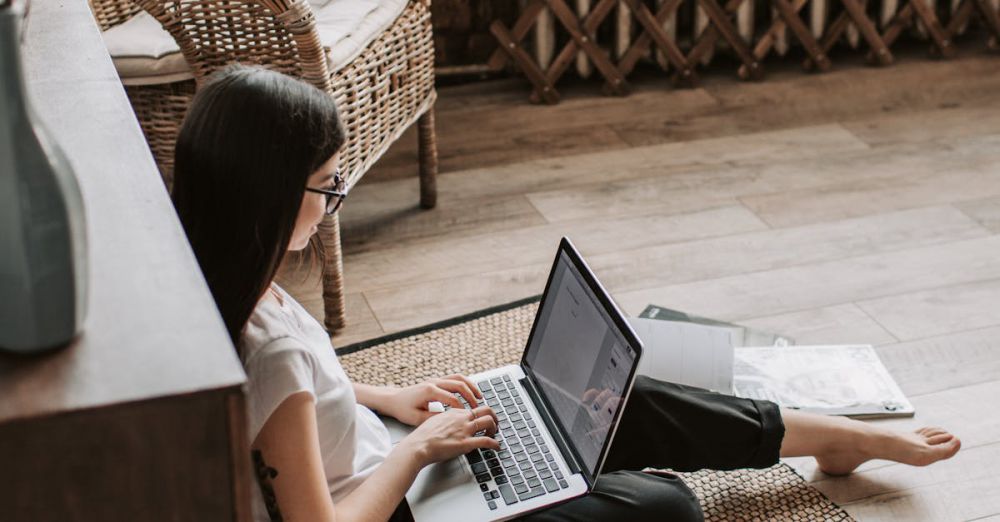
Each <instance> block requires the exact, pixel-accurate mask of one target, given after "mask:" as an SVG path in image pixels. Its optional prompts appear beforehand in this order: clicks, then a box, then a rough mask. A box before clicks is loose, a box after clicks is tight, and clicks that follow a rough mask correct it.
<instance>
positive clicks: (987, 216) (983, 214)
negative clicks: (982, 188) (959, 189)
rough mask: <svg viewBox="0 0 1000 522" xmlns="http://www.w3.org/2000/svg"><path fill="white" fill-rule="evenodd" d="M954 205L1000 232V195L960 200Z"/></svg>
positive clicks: (987, 226)
mask: <svg viewBox="0 0 1000 522" xmlns="http://www.w3.org/2000/svg"><path fill="white" fill-rule="evenodd" d="M954 205H955V207H956V208H958V209H959V210H961V211H962V212H965V214H966V215H968V216H969V217H971V218H972V219H975V220H976V221H978V222H979V223H981V224H982V225H983V226H984V227H986V228H988V229H990V230H992V231H993V232H997V233H1000V197H995V198H985V199H976V200H972V201H960V202H958V203H955V204H954Z"/></svg>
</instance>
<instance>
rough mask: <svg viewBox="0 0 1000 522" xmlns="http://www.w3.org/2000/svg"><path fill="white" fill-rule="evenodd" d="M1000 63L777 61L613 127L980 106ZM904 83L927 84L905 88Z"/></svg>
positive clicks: (722, 130)
mask: <svg viewBox="0 0 1000 522" xmlns="http://www.w3.org/2000/svg"><path fill="white" fill-rule="evenodd" d="M841 61H843V60H841ZM998 68H1000V65H998V64H997V62H996V61H995V60H991V59H989V58H987V57H984V56H979V57H967V58H966V57H963V58H961V59H957V60H953V61H947V62H944V61H940V62H927V61H924V60H919V61H913V62H909V63H898V64H896V65H895V66H893V67H891V68H869V67H850V66H845V67H843V68H837V69H836V70H834V71H831V72H829V73H827V74H822V75H804V74H802V73H801V71H800V70H797V68H796V67H794V66H791V67H786V68H784V69H782V68H780V67H772V66H770V64H769V68H768V79H767V82H763V83H757V84H754V83H746V82H731V81H730V82H724V81H718V82H713V83H708V82H707V81H706V83H705V86H704V89H705V90H706V91H707V92H708V93H709V94H710V95H712V96H714V97H715V98H716V99H717V100H718V101H719V105H718V106H717V107H716V108H714V109H707V110H705V111H702V112H701V113H699V114H697V115H695V116H693V117H678V116H661V115H659V114H657V113H655V112H650V113H648V114H646V115H645V117H643V118H637V119H635V120H632V121H628V122H623V123H615V124H611V126H612V128H613V129H615V130H616V131H617V132H618V134H619V135H620V136H621V138H622V139H623V140H625V141H626V142H628V143H629V144H631V145H636V146H639V145H650V144H654V143H663V142H668V141H683V140H692V139H699V138H704V137H709V136H722V135H729V134H741V133H747V132H758V131H761V130H764V129H768V130H773V129H781V128H788V127H796V126H802V125H812V124H816V123H819V122H831V121H851V120H854V119H866V118H871V117H872V115H874V114H886V115H891V114H905V113H909V112H912V111H919V110H932V109H938V108H940V107H941V106H955V105H962V106H968V107H977V106H978V105H979V104H980V103H982V102H985V103H990V102H992V101H995V100H996V94H995V93H996V92H997V89H998V88H1000V75H998V74H997V71H998ZM634 83H635V82H634ZM902 85H921V86H923V87H922V88H921V89H919V90H913V89H900V87H899V86H902ZM847 100H850V101H849V102H847ZM470 161H472V160H471V159H470Z"/></svg>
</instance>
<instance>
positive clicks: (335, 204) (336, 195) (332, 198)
mask: <svg viewBox="0 0 1000 522" xmlns="http://www.w3.org/2000/svg"><path fill="white" fill-rule="evenodd" d="M346 187H347V183H346V182H345V181H344V178H342V177H340V169H337V172H336V173H334V175H333V190H326V189H318V188H312V187H306V190H307V191H309V192H315V193H317V194H323V195H324V196H326V215H328V216H332V215H333V214H334V213H336V212H337V211H338V210H340V207H341V205H343V204H344V200H345V199H347V192H345V191H344V189H345V188H346Z"/></svg>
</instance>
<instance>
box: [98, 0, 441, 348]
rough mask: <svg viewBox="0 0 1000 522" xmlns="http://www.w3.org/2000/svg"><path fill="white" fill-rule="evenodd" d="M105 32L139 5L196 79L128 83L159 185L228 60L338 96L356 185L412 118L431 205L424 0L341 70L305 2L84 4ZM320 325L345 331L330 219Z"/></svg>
mask: <svg viewBox="0 0 1000 522" xmlns="http://www.w3.org/2000/svg"><path fill="white" fill-rule="evenodd" d="M91 6H92V10H93V12H94V15H95V17H96V18H97V20H98V23H99V25H100V26H101V28H102V30H104V29H107V28H109V27H112V26H115V25H117V24H120V23H122V22H124V21H126V20H128V19H130V18H131V17H132V16H133V15H135V14H136V13H137V12H138V11H139V10H140V9H143V10H145V11H147V12H148V13H149V14H150V15H152V16H153V17H154V18H156V20H158V21H159V22H160V24H161V25H162V26H163V28H164V29H166V30H167V31H168V32H169V33H170V35H171V36H172V37H173V38H174V40H175V41H176V42H177V44H178V46H179V47H180V50H181V52H182V53H183V56H184V59H185V61H186V62H187V64H188V66H190V69H191V73H192V76H193V80H189V81H182V82H174V83H169V84H162V85H126V91H127V92H128V95H129V98H130V99H131V101H132V105H133V107H134V109H135V112H136V115H137V117H138V119H139V122H140V124H141V126H142V128H143V131H144V133H145V135H146V137H147V140H148V142H149V145H150V149H151V150H152V151H153V154H154V157H155V158H156V160H157V162H158V164H159V166H160V169H161V172H162V173H163V174H164V178H165V181H166V182H167V183H168V185H169V183H170V178H171V172H172V162H173V148H174V142H175V141H176V137H177V132H178V130H179V128H180V123H181V121H182V119H183V117H184V113H185V111H186V110H187V107H188V105H189V103H190V100H191V97H192V96H193V94H194V92H195V90H196V88H197V85H198V84H199V83H200V82H202V81H203V80H204V79H205V77H206V76H208V75H209V74H211V73H212V72H213V71H215V70H217V69H219V68H221V67H223V66H225V65H226V64H229V63H233V62H241V63H255V64H261V65H263V66H266V67H268V68H271V69H274V70H278V71H281V72H283V73H286V74H289V75H292V76H295V77H298V78H301V79H303V80H305V81H308V82H310V83H311V84H313V85H315V86H317V87H318V88H320V89H322V90H324V91H326V92H329V93H330V94H331V95H332V96H333V97H334V98H336V101H337V104H338V106H339V108H340V112H341V117H342V119H343V121H344V124H345V126H346V129H347V135H348V142H347V145H346V146H345V148H344V150H343V152H342V154H341V171H342V172H344V173H345V175H346V179H347V184H348V187H351V186H353V185H354V184H355V183H357V182H358V180H359V179H360V178H361V176H362V175H363V174H364V173H365V172H366V171H367V170H368V169H369V168H370V167H371V166H372V165H373V164H374V163H375V161H376V160H378V159H379V157H381V156H382V154H383V153H384V152H385V151H386V150H387V149H388V148H389V146H390V145H391V144H392V143H393V142H394V141H395V140H396V139H397V138H399V136H400V135H401V134H402V133H403V132H404V131H405V130H406V129H407V128H408V127H409V126H410V125H411V124H413V123H414V122H418V125H419V127H418V131H419V132H418V134H419V173H420V205H421V206H422V207H423V208H432V207H434V205H435V204H436V192H437V191H436V184H435V179H436V174H437V147H436V140H435V132H434V109H433V108H434V101H435V99H436V96H437V95H436V92H435V90H434V48H433V40H432V29H431V17H430V0H409V2H408V4H407V5H406V7H405V8H404V10H403V11H402V13H401V14H400V15H399V16H398V17H397V18H396V20H395V21H394V22H393V23H391V25H389V27H388V28H387V29H386V30H384V31H383V32H382V33H380V34H379V35H378V36H377V37H376V38H375V39H374V40H373V41H371V42H370V43H369V44H368V45H367V46H366V47H365V48H364V49H363V50H362V51H361V52H360V54H359V55H357V57H356V58H354V59H353V60H352V61H351V62H350V63H348V64H347V65H346V66H343V67H341V68H340V69H339V70H336V71H329V70H328V62H327V57H326V50H325V49H324V48H323V46H322V45H321V43H320V37H319V34H318V32H317V28H316V17H315V16H314V14H313V12H312V10H311V8H310V6H309V4H308V3H306V1H305V0H91ZM320 237H321V239H322V240H323V243H324V245H325V249H326V262H325V265H324V267H323V302H324V307H325V316H326V317H325V323H326V327H327V329H328V330H329V331H331V332H334V331H336V330H339V329H341V328H342V327H343V326H344V292H343V264H342V257H341V246H340V230H339V225H338V222H337V218H336V216H333V217H328V218H327V219H326V220H325V221H324V223H323V225H322V226H321V227H320Z"/></svg>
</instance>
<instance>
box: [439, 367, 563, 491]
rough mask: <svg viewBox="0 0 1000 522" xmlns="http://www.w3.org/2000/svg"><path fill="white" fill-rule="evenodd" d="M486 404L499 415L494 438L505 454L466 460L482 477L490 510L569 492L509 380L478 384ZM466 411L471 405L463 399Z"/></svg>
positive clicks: (481, 453)
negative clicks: (566, 490) (499, 504)
mask: <svg viewBox="0 0 1000 522" xmlns="http://www.w3.org/2000/svg"><path fill="white" fill-rule="evenodd" d="M478 385H479V391H481V392H482V393H483V399H485V402H486V404H488V405H489V406H490V407H491V408H493V411H494V412H495V413H496V415H497V419H498V420H499V421H500V422H499V424H498V428H499V430H498V431H497V433H496V435H494V436H493V438H494V439H496V441H497V442H499V443H500V451H493V450H491V449H483V450H479V449H476V450H472V451H471V452H469V453H467V454H466V455H465V458H466V459H467V460H468V461H469V464H470V465H471V466H472V471H473V473H475V474H476V481H477V482H478V483H479V489H480V490H481V491H482V492H483V499H484V500H485V501H486V503H487V505H488V506H489V508H490V509H491V510H492V509H496V508H497V502H499V501H501V500H502V501H503V502H504V504H506V505H508V506H509V505H511V504H516V503H517V502H519V501H522V502H523V501H525V500H528V499H531V498H535V497H540V496H542V495H545V494H547V493H554V492H556V491H559V490H560V489H563V488H568V487H569V483H568V482H566V479H565V477H564V476H563V473H562V471H560V469H559V466H558V464H556V461H555V456H554V455H553V454H552V450H551V448H549V446H548V444H546V443H545V440H544V439H543V438H542V433H541V431H540V430H539V429H538V425H537V424H536V423H535V419H534V418H533V417H532V415H531V413H530V412H529V411H528V407H527V406H526V405H525V404H524V398H523V397H521V394H520V392H519V391H518V389H517V386H515V385H514V383H513V382H511V378H510V376H509V375H504V376H503V377H495V378H493V379H490V380H488V381H481V382H479V383H478ZM459 400H461V401H462V405H463V406H465V407H466V408H468V407H469V404H468V403H467V402H465V400H464V399H462V398H461V397H459Z"/></svg>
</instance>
